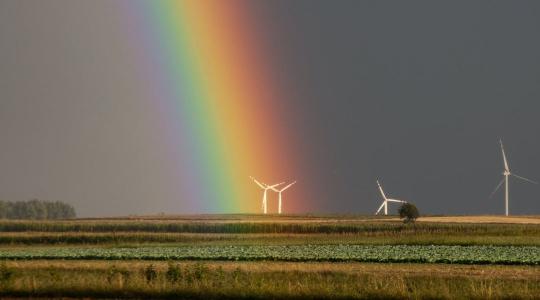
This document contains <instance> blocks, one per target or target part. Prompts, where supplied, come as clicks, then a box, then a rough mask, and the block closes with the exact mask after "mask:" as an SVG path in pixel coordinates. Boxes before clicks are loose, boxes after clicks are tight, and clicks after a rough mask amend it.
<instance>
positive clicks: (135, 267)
mask: <svg viewBox="0 0 540 300" xmlns="http://www.w3.org/2000/svg"><path fill="white" fill-rule="evenodd" d="M339 267H340V268H335V265H322V266H319V265H309V264H303V265H302V264H292V265H286V264H281V265H277V266H272V264H270V265H266V266H264V267H261V266H260V264H259V265H257V264H247V265H246V264H241V263H240V264H236V265H230V264H229V265H227V264H219V263H218V264H207V263H195V262H187V263H182V264H179V263H175V262H169V263H156V262H155V263H151V262H147V263H134V264H119V263H118V262H114V261H113V262H110V263H109V264H107V265H104V264H99V263H85V262H73V263H72V264H59V265H52V266H51V265H43V264H40V263H37V264H34V265H32V264H24V263H23V264H17V263H16V262H10V263H7V264H3V265H1V266H0V280H1V281H0V284H1V287H2V288H1V289H0V295H9V296H24V297H26V296H33V297H36V296H41V297H100V298H102V297H112V298H117V297H137V298H175V299H178V298H195V299H246V298H249V299H267V298H280V299H306V298H309V299H313V298H318V299H320V298H332V299H350V298H357V299H362V298H364V299H388V298H394V299H403V298H430V299H434V298H436V299H456V298H458V299H461V298H477V299H486V298H512V299H534V298H536V297H537V296H538V295H539V294H540V280H539V278H538V276H535V275H537V274H535V272H534V270H531V269H530V268H529V269H528V268H516V267H512V269H506V270H505V269H500V268H495V267H475V268H474V269H460V268H455V267H453V268H448V267H443V268H441V269H440V271H441V274H437V273H433V272H434V271H435V270H437V267H434V266H433V265H428V266H427V267H424V266H422V265H400V264H397V265H392V266H391V267H389V268H381V267H379V266H377V265H367V266H363V267H362V266H360V267H358V266H355V265H340V266H339ZM471 273H473V274H475V273H478V274H479V273H485V274H488V275H485V276H470V275H471ZM441 275H442V276H441Z"/></svg>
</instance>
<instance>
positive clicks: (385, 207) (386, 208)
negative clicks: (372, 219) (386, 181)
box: [375, 180, 407, 216]
mask: <svg viewBox="0 0 540 300" xmlns="http://www.w3.org/2000/svg"><path fill="white" fill-rule="evenodd" d="M377 185H378V186H379V191H381V195H382V197H383V199H384V201H383V203H382V204H381V206H380V207H379V209H378V210H377V212H376V213H375V214H376V215H377V214H379V212H380V211H381V209H382V208H383V207H384V215H385V216H386V215H388V202H398V203H407V201H403V200H398V199H389V198H386V195H385V194H384V191H383V189H382V186H381V184H380V183H379V181H378V180H377Z"/></svg>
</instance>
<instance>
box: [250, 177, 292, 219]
mask: <svg viewBox="0 0 540 300" xmlns="http://www.w3.org/2000/svg"><path fill="white" fill-rule="evenodd" d="M250 178H251V179H252V180H253V181H254V182H255V183H256V184H257V185H258V186H259V187H260V188H261V189H263V190H264V193H263V199H262V209H263V212H264V214H266V213H267V211H268V202H267V201H266V194H267V192H268V190H275V189H274V188H275V187H277V186H280V185H282V184H283V183H284V182H280V183H277V184H274V185H268V184H264V183H260V182H259V181H257V179H255V178H253V177H251V176H250Z"/></svg>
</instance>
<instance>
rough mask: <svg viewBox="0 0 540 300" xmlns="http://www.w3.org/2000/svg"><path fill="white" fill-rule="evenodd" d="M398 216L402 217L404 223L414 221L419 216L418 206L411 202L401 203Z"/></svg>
mask: <svg viewBox="0 0 540 300" xmlns="http://www.w3.org/2000/svg"><path fill="white" fill-rule="evenodd" d="M398 212H399V217H400V218H402V219H403V222H405V223H414V221H416V219H417V218H418V217H419V216H420V213H419V212H418V208H416V205H414V204H412V203H403V204H402V205H401V206H400V207H399V210H398Z"/></svg>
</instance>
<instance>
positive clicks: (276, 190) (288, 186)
mask: <svg viewBox="0 0 540 300" xmlns="http://www.w3.org/2000/svg"><path fill="white" fill-rule="evenodd" d="M295 183H296V181H294V182H293V183H291V184H289V185H287V186H286V187H284V188H282V189H281V190H278V189H275V188H272V190H273V191H274V192H277V193H278V194H279V202H278V203H279V204H278V214H280V215H281V193H282V192H283V191H285V190H286V189H288V188H290V187H291V186H293V185H294V184H295Z"/></svg>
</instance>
